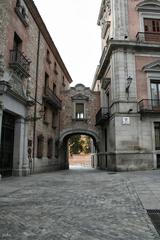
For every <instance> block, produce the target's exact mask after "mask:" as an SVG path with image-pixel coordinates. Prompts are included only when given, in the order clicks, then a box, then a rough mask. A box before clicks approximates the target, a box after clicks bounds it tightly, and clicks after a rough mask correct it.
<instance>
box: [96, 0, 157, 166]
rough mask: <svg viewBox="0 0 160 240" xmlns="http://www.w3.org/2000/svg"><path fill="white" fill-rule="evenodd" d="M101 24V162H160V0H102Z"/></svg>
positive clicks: (98, 120)
mask: <svg viewBox="0 0 160 240" xmlns="http://www.w3.org/2000/svg"><path fill="white" fill-rule="evenodd" d="M98 25H99V26H100V27H101V40H102V56H101V59H100V62H99V65H98V67H97V70H96V73H95V78H94V81H93V85H92V89H93V90H94V89H96V90H97V89H98V88H100V95H101V108H100V109H99V112H98V113H97V115H96V125H97V126H99V127H101V133H102V137H101V144H100V146H101V149H100V153H99V157H98V160H99V161H98V166H100V167H102V168H106V167H107V168H108V169H111V170H136V169H152V168H157V167H160V1H159V0H154V1H153V0H143V1H142V0H123V1H120V0H103V1H102V4H101V8H100V12H99V17H98Z"/></svg>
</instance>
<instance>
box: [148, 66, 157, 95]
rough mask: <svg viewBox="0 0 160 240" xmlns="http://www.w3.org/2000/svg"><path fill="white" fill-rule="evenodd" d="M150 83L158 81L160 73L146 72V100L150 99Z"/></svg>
mask: <svg viewBox="0 0 160 240" xmlns="http://www.w3.org/2000/svg"><path fill="white" fill-rule="evenodd" d="M152 81H155V82H156V81H157V82H158V81H160V73H159V72H152V71H149V70H148V72H147V91H148V92H147V95H148V99H151V98H152V97H151V82H152Z"/></svg>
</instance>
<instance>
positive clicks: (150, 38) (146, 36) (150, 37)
mask: <svg viewBox="0 0 160 240" xmlns="http://www.w3.org/2000/svg"><path fill="white" fill-rule="evenodd" d="M136 38H137V41H139V42H159V43H160V33H155V32H138V33H137V35H136Z"/></svg>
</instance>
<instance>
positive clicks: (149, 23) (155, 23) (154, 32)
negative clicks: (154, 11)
mask: <svg viewBox="0 0 160 240" xmlns="http://www.w3.org/2000/svg"><path fill="white" fill-rule="evenodd" d="M144 31H145V40H146V41H153V42H160V19H150V18H145V19H144Z"/></svg>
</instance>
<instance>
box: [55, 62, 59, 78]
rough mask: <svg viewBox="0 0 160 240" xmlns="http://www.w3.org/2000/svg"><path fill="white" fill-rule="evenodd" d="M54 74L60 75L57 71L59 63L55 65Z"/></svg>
mask: <svg viewBox="0 0 160 240" xmlns="http://www.w3.org/2000/svg"><path fill="white" fill-rule="evenodd" d="M54 73H55V74H56V75H57V74H58V71H57V63H56V62H55V63H54Z"/></svg>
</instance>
